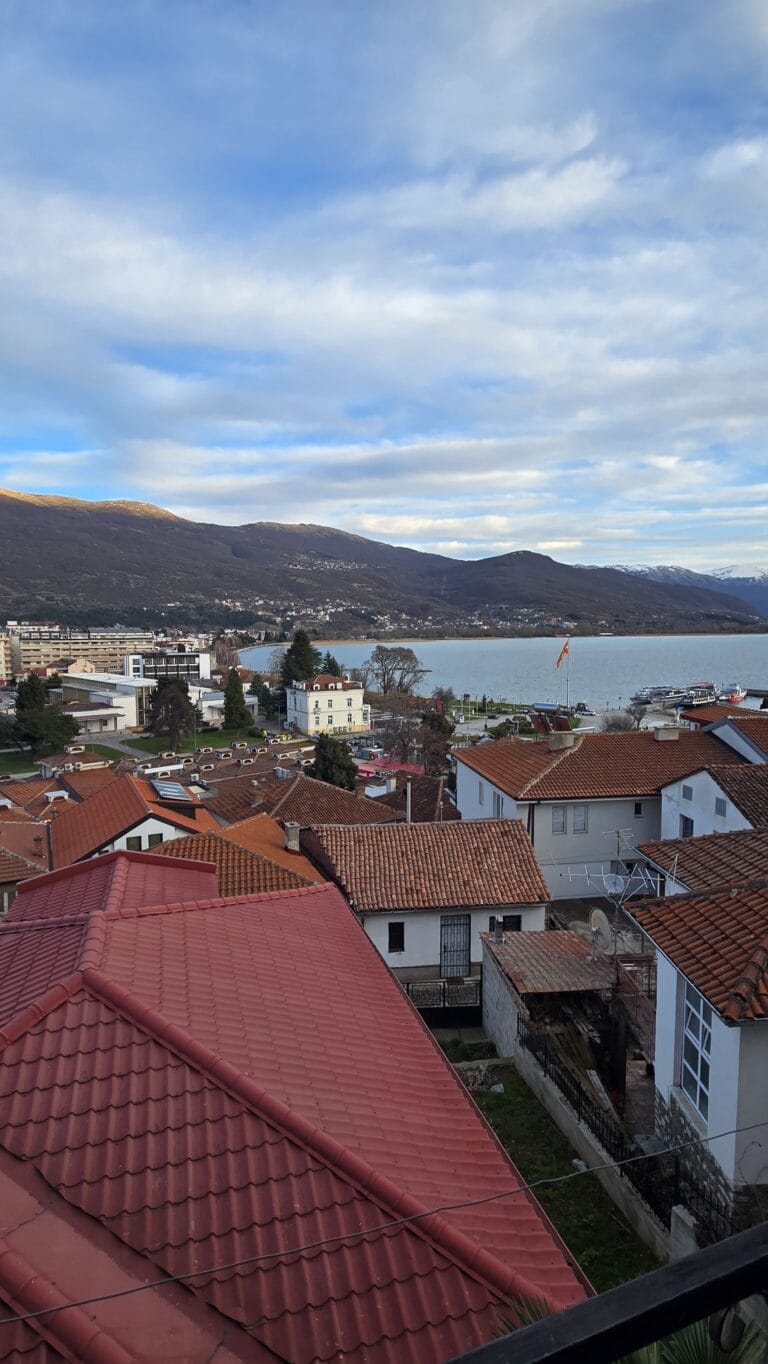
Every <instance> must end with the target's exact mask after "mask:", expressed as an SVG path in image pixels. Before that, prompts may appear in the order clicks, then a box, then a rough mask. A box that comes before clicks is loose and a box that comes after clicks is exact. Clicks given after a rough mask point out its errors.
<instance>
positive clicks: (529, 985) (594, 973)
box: [482, 929, 613, 995]
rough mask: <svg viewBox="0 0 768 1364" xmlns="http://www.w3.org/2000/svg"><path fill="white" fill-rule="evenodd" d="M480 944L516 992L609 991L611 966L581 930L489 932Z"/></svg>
mask: <svg viewBox="0 0 768 1364" xmlns="http://www.w3.org/2000/svg"><path fill="white" fill-rule="evenodd" d="M482 938H483V943H484V944H485V946H486V947H487V949H488V951H489V952H490V953H491V955H492V956H493V957H494V958H495V960H496V961H497V962H498V964H499V966H500V967H501V969H502V971H503V972H504V975H505V976H508V977H509V979H510V980H511V982H512V984H513V985H514V987H515V989H516V990H517V992H518V994H520V995H540V994H560V993H569V994H575V993H577V992H579V993H580V992H582V991H585V990H586V991H594V990H610V989H611V987H612V985H613V966H612V964H611V962H609V960H608V958H607V957H605V956H603V955H602V954H601V953H597V954H596V953H594V952H593V950H592V945H591V943H590V942H589V941H588V940H587V939H586V938H585V937H584V936H583V934H581V933H574V932H572V931H571V930H570V929H557V930H552V931H551V932H544V933H505V934H504V935H503V938H502V941H501V942H500V943H497V942H495V940H494V937H493V934H492V933H483V934H482Z"/></svg>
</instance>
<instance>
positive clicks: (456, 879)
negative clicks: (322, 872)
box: [302, 819, 549, 914]
mask: <svg viewBox="0 0 768 1364" xmlns="http://www.w3.org/2000/svg"><path fill="white" fill-rule="evenodd" d="M302 846H306V848H307V850H308V851H310V852H311V853H312V856H313V857H314V858H315V860H316V861H317V862H318V864H319V865H320V866H323V867H326V868H327V870H328V871H329V872H330V874H331V875H332V876H333V879H334V880H335V881H337V882H338V884H339V885H340V886H341V888H342V890H343V891H344V894H345V895H346V896H347V898H348V899H349V900H350V901H351V902H352V904H353V905H354V907H355V909H356V910H358V911H359V912H360V913H366V914H368V913H375V912H377V911H379V910H393V909H395V910H398V911H399V910H418V909H440V908H446V907H448V906H451V907H454V908H456V907H469V906H471V905H475V906H480V905H489V906H494V905H522V904H540V903H543V902H546V901H548V900H549V891H548V890H547V886H546V883H545V881H544V878H543V876H542V874H541V869H540V867H539V864H538V862H537V861H536V854H535V853H534V851H533V847H532V845H531V840H530V838H529V837H528V834H527V833H526V830H525V826H524V825H523V824H522V823H521V822H520V820H518V819H477V820H467V819H462V820H459V821H458V822H454V821H452V822H451V823H450V824H377V825H367V826H365V827H364V828H345V827H342V826H339V825H322V826H320V827H319V828H317V829H312V830H311V831H310V832H309V833H308V834H307V835H305V836H304V837H303V838H302Z"/></svg>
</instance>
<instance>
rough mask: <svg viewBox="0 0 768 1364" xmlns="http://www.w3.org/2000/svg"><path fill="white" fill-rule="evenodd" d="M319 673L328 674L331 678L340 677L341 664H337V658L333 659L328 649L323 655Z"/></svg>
mask: <svg viewBox="0 0 768 1364" xmlns="http://www.w3.org/2000/svg"><path fill="white" fill-rule="evenodd" d="M320 671H321V672H323V673H328V674H329V675H330V676H331V677H341V664H340V663H339V660H338V658H334V656H333V654H332V653H331V651H330V649H327V650H326V652H325V654H324V655H323V660H322V663H321V664H320Z"/></svg>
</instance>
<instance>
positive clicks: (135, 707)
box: [61, 672, 157, 733]
mask: <svg viewBox="0 0 768 1364" xmlns="http://www.w3.org/2000/svg"><path fill="white" fill-rule="evenodd" d="M156 686H157V683H156V682H155V680H154V678H148V677H126V676H125V675H124V674H123V673H97V672H88V673H67V674H66V675H65V676H64V677H63V678H62V685H61V698H62V701H63V702H64V704H65V705H66V704H67V703H69V702H81V703H85V704H86V705H87V706H89V707H92V708H93V707H96V708H98V707H100V706H101V707H103V708H104V714H103V715H102V716H101V717H98V718H101V719H103V720H104V721H105V723H104V724H103V725H102V726H101V728H102V729H103V730H104V731H105V732H107V731H110V730H112V729H113V728H116V729H118V730H121V729H138V730H141V729H144V728H145V726H146V722H147V715H148V708H149V697H150V694H151V692H152V691H153V690H154V688H155V687H156ZM110 710H113V711H114V712H116V714H117V715H118V720H117V725H116V726H114V727H113V726H112V724H111V723H110V716H109V711H110ZM88 732H89V733H92V732H94V731H93V730H89V731H88Z"/></svg>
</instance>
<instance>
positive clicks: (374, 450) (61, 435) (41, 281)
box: [0, 0, 768, 569]
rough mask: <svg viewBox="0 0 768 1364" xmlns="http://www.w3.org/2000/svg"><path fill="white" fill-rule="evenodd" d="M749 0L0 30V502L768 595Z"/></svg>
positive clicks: (765, 169) (250, 13)
mask: <svg viewBox="0 0 768 1364" xmlns="http://www.w3.org/2000/svg"><path fill="white" fill-rule="evenodd" d="M767 92H768V5H766V3H765V0H472V2H471V3H467V0H386V3H383V2H382V3H379V2H378V0H368V2H367V3H362V4H361V3H360V0H279V3H274V0H119V2H118V0H0V319H2V320H1V321H0V485H2V486H5V487H11V488H18V489H24V490H26V491H33V492H38V493H63V494H69V495H72V496H77V497H89V498H131V499H136V500H140V501H151V502H156V503H159V504H160V505H162V506H164V507H168V508H170V509H171V510H173V511H175V512H178V513H179V514H181V515H185V516H190V517H192V518H194V519H197V520H209V521H222V522H232V523H241V522H244V521H257V520H273V521H293V522H298V521H312V522H316V523H320V524H325V525H335V526H340V527H343V528H345V529H347V530H350V531H355V532H358V533H361V534H363V535H369V536H371V537H373V538H376V539H381V540H387V541H391V542H394V543H400V544H408V545H413V546H415V547H417V548H428V549H434V550H438V551H441V552H444V553H447V554H451V555H455V556H458V557H467V558H478V557H481V556H483V555H485V554H493V553H501V552H505V551H507V550H513V549H538V550H541V551H543V552H545V553H551V554H553V555H554V556H555V557H556V558H559V559H562V560H565V561H569V562H582V563H616V562H618V563H680V564H685V565H687V566H689V567H691V568H701V569H703V568H706V567H716V566H720V565H725V564H752V563H758V564H759V563H763V564H765V565H766V566H768V533H767V530H766V527H767V526H768V462H767V461H766V457H765V449H766V417H767V416H768V373H767V372H766V347H767V346H768V254H767V253H766V250H765V246H766V241H765V237H766V222H767V221H768V119H767V109H766V99H767Z"/></svg>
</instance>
